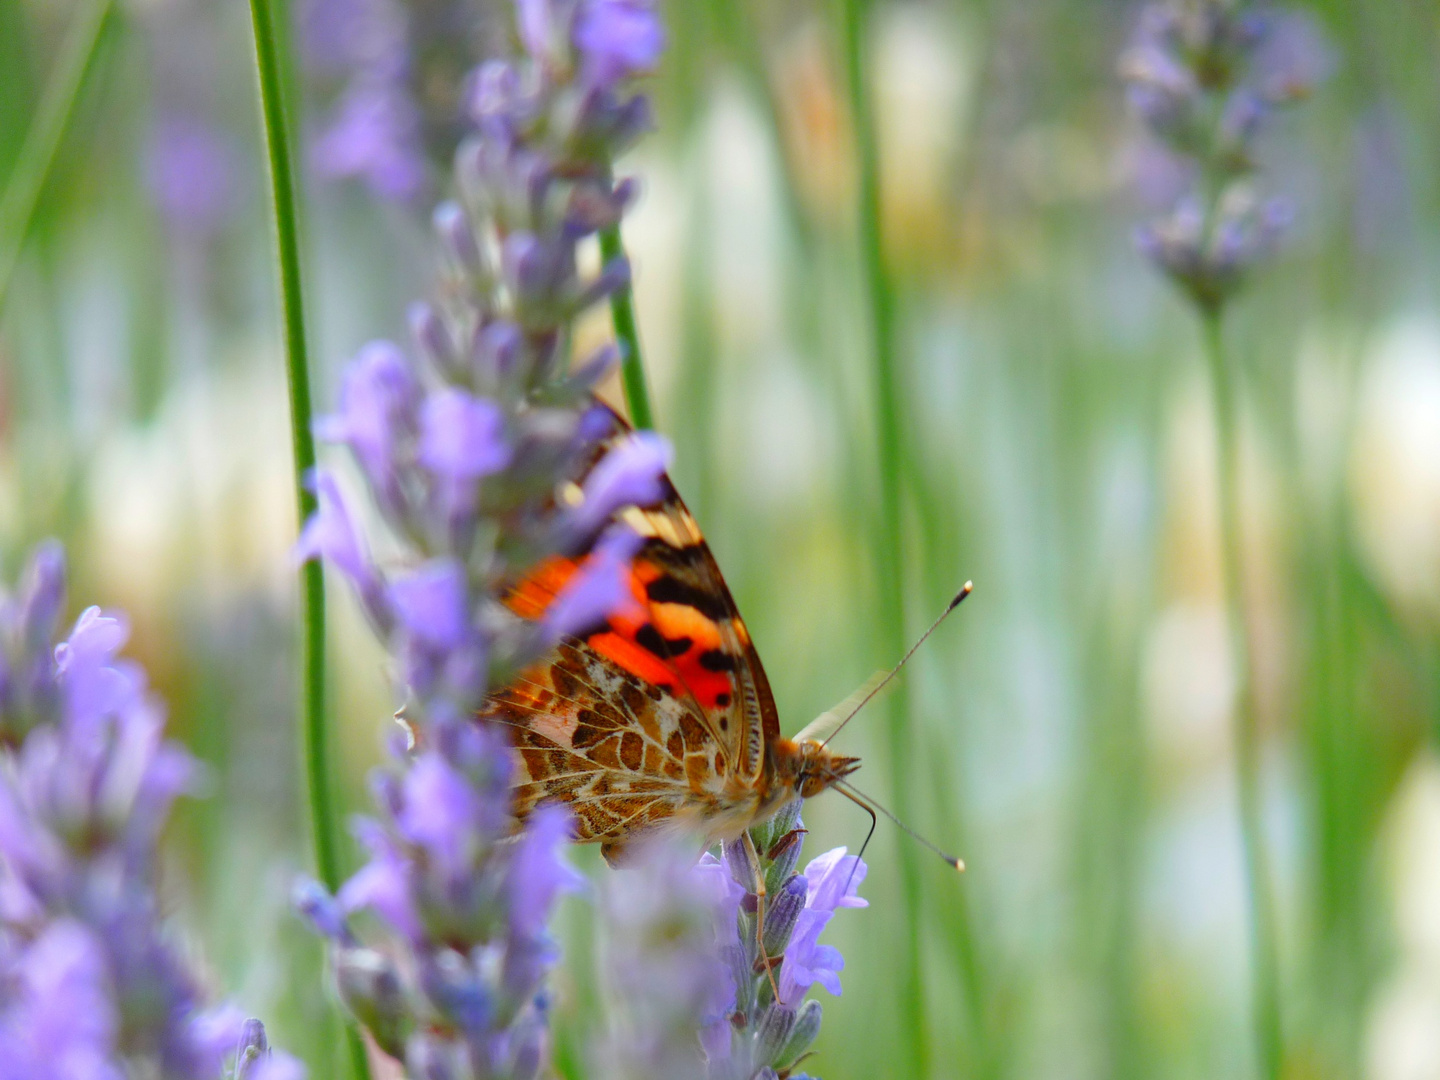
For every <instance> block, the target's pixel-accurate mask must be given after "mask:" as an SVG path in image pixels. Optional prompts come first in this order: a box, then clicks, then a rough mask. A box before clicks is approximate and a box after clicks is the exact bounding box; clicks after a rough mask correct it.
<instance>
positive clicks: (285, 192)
mask: <svg viewBox="0 0 1440 1080" xmlns="http://www.w3.org/2000/svg"><path fill="white" fill-rule="evenodd" d="M286 14H287V11H286V5H285V3H284V0H250V15H251V19H252V21H253V24H254V28H255V63H256V70H257V73H258V75H259V80H260V101H261V107H262V111H263V113H264V121H265V148H266V152H267V157H268V161H269V167H270V189H271V194H272V196H273V199H274V209H275V244H276V253H277V255H278V258H279V263H280V292H281V301H282V306H283V317H284V324H285V367H286V374H287V376H288V380H289V387H290V437H291V445H292V449H293V453H294V464H295V495H296V502H297V506H298V511H299V520H300V523H301V524H302V525H303V524H304V523H305V522H306V521H308V520H309V519H310V517H311V515H313V514H314V513H315V511H316V508H317V503H316V497H315V492H314V490H313V488H312V487H311V485H310V483H309V479H310V477H311V475H312V474H313V473H314V470H315V439H314V436H313V435H312V434H311V431H310V424H311V417H312V408H311V398H310V369H309V360H308V356H307V350H306V343H305V300H304V292H303V289H302V286H301V277H300V207H299V200H298V198H297V194H296V186H297V185H296V179H295V164H294V159H293V157H292V154H291V149H290V146H291V143H290V123H289V113H288V112H287V108H286V93H285V87H286V85H287V80H288V77H289V58H288V55H287V49H286V42H285V26H286V24H285V22H284V19H285V17H286ZM300 625H301V637H300V641H301V644H300V657H301V660H300V667H301V706H302V721H301V731H302V740H303V741H302V747H303V750H302V753H303V757H304V767H305V781H306V790H307V794H308V796H309V803H310V828H311V840H312V843H313V845H314V849H315V869H316V873H317V874H318V876H319V878H320V880H321V881H322V882H324V884H325V887H326V888H327V889H329V890H330V891H331V892H334V891H335V890H337V889H338V888H339V887H340V855H339V848H340V845H339V825H338V817H339V815H338V813H337V808H336V802H335V796H334V792H333V790H332V786H331V764H330V751H329V732H328V730H327V726H326V715H325V578H324V572H323V569H322V567H321V563H320V561H319V560H318V559H311V560H309V561H307V562H306V563H305V564H304V565H303V566H302V567H301V569H300ZM347 1043H348V1048H349V1055H350V1066H351V1075H352V1076H354V1077H357V1078H368V1076H369V1066H368V1064H367V1062H366V1059H365V1047H364V1044H363V1043H362V1042H361V1040H360V1036H359V1034H358V1032H357V1031H356V1030H355V1029H354V1027H353V1026H349V1027H348V1028H347Z"/></svg>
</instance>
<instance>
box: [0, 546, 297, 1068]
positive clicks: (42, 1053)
mask: <svg viewBox="0 0 1440 1080" xmlns="http://www.w3.org/2000/svg"><path fill="white" fill-rule="evenodd" d="M63 606H64V559H63V556H62V554H61V552H60V549H59V548H58V547H56V546H48V545H47V546H42V547H41V548H40V549H39V550H38V551H37V552H36V553H35V555H34V557H33V558H32V560H31V562H30V565H29V568H28V570H27V572H26V574H25V578H24V581H23V582H22V585H21V587H20V589H19V591H18V594H17V595H15V596H14V597H5V598H4V599H3V600H0V743H3V750H0V1080H42V1078H47V1077H65V1078H67V1080H69V1078H74V1080H122V1078H123V1077H127V1076H157V1077H158V1076H164V1077H173V1078H176V1080H191V1078H194V1080H221V1078H222V1077H227V1076H237V1075H243V1076H246V1077H249V1078H250V1080H299V1078H300V1077H301V1076H303V1070H301V1068H300V1066H299V1065H298V1063H296V1062H295V1061H294V1060H293V1059H291V1058H289V1057H288V1056H285V1055H280V1054H271V1053H270V1052H269V1051H268V1048H267V1047H266V1046H265V1043H264V1032H263V1028H261V1027H260V1025H259V1023H258V1022H256V1021H246V1020H245V1019H244V1017H243V1015H242V1014H240V1013H238V1012H237V1011H236V1010H234V1009H232V1008H229V1007H221V1008H215V1009H207V1008H205V1006H204V999H203V995H202V994H201V991H200V987H199V984H198V982H197V980H196V979H195V977H194V975H193V974H192V973H191V972H190V971H189V970H188V969H187V967H186V965H185V963H184V962H183V960H182V957H181V954H180V951H179V950H178V949H176V948H175V947H174V946H173V945H172V944H171V943H170V942H169V941H168V939H167V937H166V935H165V932H164V930H163V928H162V926H161V923H160V919H159V910H158V904H157V900H156V895H155V876H156V869H155V854H156V846H157V843H158V841H159V835H160V831H161V829H162V828H163V826H164V824H165V819H166V818H167V817H168V815H169V811H170V806H171V804H172V802H173V801H174V799H175V798H176V797H177V796H179V795H181V794H184V793H186V792H189V791H191V790H192V789H193V788H194V786H195V783H196V779H197V774H198V765H197V764H196V762H195V761H194V760H193V759H192V758H191V757H190V756H189V754H187V753H186V752H185V751H184V750H183V749H182V748H181V747H180V746H178V745H177V744H175V743H172V742H168V741H166V740H165V738H164V717H163V714H162V712H161V709H160V706H159V704H158V702H157V701H155V699H154V698H153V697H152V696H151V695H150V694H149V693H148V692H147V690H146V686H145V679H144V672H143V671H142V670H141V669H140V668H139V666H138V665H136V664H133V663H131V662H128V661H125V660H121V659H119V658H118V655H117V654H118V652H119V650H120V648H121V646H122V645H124V643H125V640H126V637H127V627H126V625H125V623H124V621H123V619H121V618H120V617H119V616H115V615H107V614H102V613H101V611H100V609H99V608H93V607H92V608H90V609H88V610H87V611H85V612H84V614H82V615H81V616H80V618H79V620H78V621H77V622H76V624H75V626H74V628H73V629H72V630H71V631H70V634H69V636H68V637H67V638H66V639H65V640H64V641H62V642H60V643H59V644H58V645H56V644H54V637H55V633H56V630H57V628H58V625H59V619H60V613H61V610H62V608H63ZM230 1061H233V1062H234V1069H235V1070H236V1071H235V1072H227V1071H226V1063H227V1062H230Z"/></svg>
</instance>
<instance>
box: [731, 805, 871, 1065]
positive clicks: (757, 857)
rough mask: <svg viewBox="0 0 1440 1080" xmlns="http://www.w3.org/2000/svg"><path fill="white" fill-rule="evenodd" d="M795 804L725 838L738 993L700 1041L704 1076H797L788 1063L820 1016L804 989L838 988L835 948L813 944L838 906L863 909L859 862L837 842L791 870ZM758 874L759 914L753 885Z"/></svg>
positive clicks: (797, 834)
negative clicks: (724, 1021) (722, 1020)
mask: <svg viewBox="0 0 1440 1080" xmlns="http://www.w3.org/2000/svg"><path fill="white" fill-rule="evenodd" d="M800 805H801V804H800V800H798V799H797V800H795V801H794V802H792V803H790V804H788V805H787V806H785V807H784V808H783V809H782V810H781V811H780V812H779V813H778V814H776V815H775V817H773V818H772V819H771V820H769V821H767V822H764V823H762V824H760V825H757V826H755V827H754V828H752V829H751V830H750V833H749V837H750V843H749V844H747V843H745V840H744V838H743V837H742V838H741V839H740V840H736V841H731V842H727V843H726V844H725V845H724V849H723V854H724V865H725V867H726V868H728V870H729V875H728V878H729V881H728V885H729V888H730V890H731V893H732V895H733V896H734V897H735V898H736V900H737V901H738V903H737V917H736V922H735V931H736V932H735V934H734V935H733V936H732V937H731V938H730V940H728V941H727V942H726V944H725V950H724V953H725V957H726V959H727V961H728V963H729V965H730V969H731V972H732V978H733V979H734V982H735V988H736V993H735V1001H734V1005H733V1008H732V1010H731V1013H730V1020H729V1025H728V1032H727V1031H725V1030H720V1031H711V1032H709V1033H708V1034H707V1037H706V1040H705V1043H706V1053H707V1054H708V1056H709V1058H710V1077H711V1080H775V1077H777V1076H790V1077H794V1078H796V1080H799V1078H800V1076H801V1074H798V1073H793V1072H791V1071H789V1070H792V1069H794V1067H795V1064H796V1063H797V1062H798V1061H799V1059H800V1058H801V1057H802V1056H803V1055H804V1054H805V1052H806V1051H807V1050H809V1048H810V1044H811V1043H813V1042H814V1041H815V1036H816V1035H817V1034H819V1031H820V1019H821V1007H820V1002H818V1001H815V1000H806V997H805V995H806V994H807V993H808V992H809V990H810V988H811V987H812V986H813V985H815V984H816V983H819V984H820V985H821V986H823V987H824V988H825V989H826V990H828V991H829V992H830V993H832V994H836V995H838V994H839V993H840V972H841V970H842V969H843V968H844V967H845V959H844V957H842V956H841V955H840V951H839V950H838V949H836V948H834V947H833V946H830V945H822V944H820V934H821V932H822V931H823V930H824V929H825V927H826V926H827V925H828V924H829V922H830V919H831V917H832V916H833V915H834V914H835V912H836V910H837V909H839V908H842V907H868V906H869V902H868V901H866V900H864V899H862V898H861V897H859V896H858V895H856V891H857V890H858V889H859V887H860V884H861V883H862V882H863V881H864V880H865V874H866V866H865V863H864V862H862V861H861V859H860V857H859V856H858V855H847V854H846V853H845V849H844V848H835V849H834V850H832V851H827V852H826V853H825V854H823V855H820V856H818V857H816V858H814V859H812V860H811V861H810V862H809V863H808V864H807V865H806V867H805V871H804V873H803V874H802V873H797V872H796V867H797V866H798V865H799V862H800V848H801V846H802V845H803V843H804V840H805V826H804V824H803V823H802V822H801V820H800ZM706 858H707V859H709V858H710V857H709V856H706ZM717 865H718V864H717ZM760 881H763V882H764V883H765V892H766V896H765V899H764V907H763V912H762V907H761V899H760V897H759V896H758V895H757V893H756V892H755V889H756V885H757V883H758V882H760ZM762 915H763V917H762ZM762 946H763V948H762ZM767 958H768V960H769V961H770V965H771V967H770V970H767V965H766V959H767ZM777 959H778V960H779V966H778V967H775V966H774V964H775V961H776V960H777ZM772 974H773V981H772ZM777 991H778V996H777ZM726 1034H728V1043H727V1039H726V1038H725V1035H726Z"/></svg>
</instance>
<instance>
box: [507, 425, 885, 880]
mask: <svg viewBox="0 0 1440 1080" xmlns="http://www.w3.org/2000/svg"><path fill="white" fill-rule="evenodd" d="M613 423H614V432H613V435H612V437H613V438H623V437H625V435H626V433H627V431H628V429H627V428H626V427H625V425H624V422H623V421H622V420H620V418H619V417H618V416H615V417H613ZM662 487H663V495H662V497H661V498H660V499H659V500H658V501H657V502H656V503H654V504H653V505H650V506H645V507H639V506H630V507H626V508H624V509H623V510H622V511H621V512H620V513H619V514H618V515H617V516H618V517H619V519H620V520H621V521H623V522H624V523H625V524H626V525H627V526H629V527H630V528H631V529H633V530H634V531H635V532H636V533H637V534H639V536H640V537H641V538H642V544H641V546H640V548H639V550H638V551H637V552H636V554H635V555H634V557H633V558H632V560H631V563H630V565H629V567H628V576H629V581H628V586H629V590H628V591H629V594H630V595H629V599H628V601H627V603H625V604H623V605H622V606H621V608H620V609H619V610H618V611H616V612H615V613H614V614H612V615H611V616H610V617H609V618H608V619H607V620H605V622H604V623H602V624H598V625H596V626H595V627H594V628H592V629H591V630H589V631H588V632H586V633H584V634H582V635H580V636H576V637H568V638H565V639H564V640H562V641H561V642H560V643H559V644H558V645H557V646H556V648H555V649H554V650H553V651H552V653H551V654H550V655H549V656H547V657H546V658H545V659H544V660H543V661H542V662H541V663H539V664H536V665H534V666H533V667H531V668H530V669H528V670H527V671H525V672H523V673H522V674H521V675H520V677H519V678H517V679H515V680H514V681H513V682H512V683H511V684H510V685H509V686H507V687H505V688H503V689H502V690H500V691H498V692H496V693H494V694H492V695H491V696H490V697H489V699H488V700H487V701H486V704H485V706H484V708H483V709H482V710H481V716H482V719H484V720H486V721H489V722H492V723H496V724H499V725H501V726H503V727H504V728H506V729H507V731H508V732H509V734H510V738H511V742H512V745H513V746H514V751H515V766H516V769H515V788H514V792H515V801H514V807H515V812H516V816H517V817H518V818H520V819H521V820H523V819H524V818H525V817H526V816H527V815H528V814H529V813H530V811H531V810H533V809H534V808H535V807H536V806H538V805H540V804H541V803H544V802H560V803H563V804H565V805H567V806H569V807H570V808H571V810H572V811H573V812H574V814H575V838H576V839H577V840H578V841H581V842H598V843H600V844H601V845H602V849H601V850H602V851H603V852H604V853H605V855H606V858H607V859H609V860H610V861H612V862H613V861H615V860H616V859H618V858H620V857H621V853H622V851H623V849H624V847H625V845H626V844H628V843H629V842H630V841H631V840H633V839H634V838H635V837H636V836H638V835H640V834H642V833H645V832H649V831H653V830H661V829H675V830H683V831H686V832H687V833H689V834H691V835H696V836H700V837H703V838H704V839H706V840H709V841H714V840H721V839H733V838H734V837H736V836H739V835H740V834H741V833H742V832H744V831H745V830H746V829H747V828H749V827H750V826H751V825H753V824H755V823H756V822H759V821H763V820H765V819H766V818H768V817H769V816H771V815H772V814H774V813H775V812H776V810H778V809H779V808H780V807H781V806H782V805H784V804H785V803H787V802H789V801H791V800H792V799H794V798H795V797H797V796H802V797H805V798H809V797H812V796H813V795H816V794H818V793H819V792H821V791H823V790H824V789H825V788H826V787H828V786H829V785H830V784H831V783H833V782H834V781H835V780H837V779H840V778H842V777H844V776H845V775H847V774H848V773H849V772H852V771H853V770H854V769H856V768H858V767H859V762H858V760H857V759H855V758H846V757H841V756H839V755H836V754H833V753H832V752H831V751H830V750H828V749H827V748H826V747H825V746H824V745H823V744H822V743H821V742H819V741H818V740H815V739H800V740H791V739H787V738H785V737H784V736H782V735H781V734H780V725H779V717H778V714H777V712H776V709H775V702H774V699H773V697H772V696H771V693H770V685H769V682H768V680H767V679H766V677H765V671H764V668H763V667H762V666H761V664H760V659H759V656H758V655H757V653H756V651H755V648H754V646H753V644H752V643H751V641H750V635H749V632H748V630H747V629H746V627H745V624H744V622H743V621H742V620H741V618H740V616H739V613H738V612H737V611H736V608H735V603H734V601H733V599H732V598H731V596H730V592H729V589H728V588H727V587H726V585H725V581H724V579H723V577H722V576H721V574H720V571H719V569H718V567H717V566H716V564H715V560H714V558H713V556H712V555H711V553H710V549H709V547H708V545H706V543H705V540H704V538H703V536H702V535H701V533H700V530H699V528H698V527H697V526H696V524H695V521H694V519H693V518H692V517H691V516H690V513H689V511H688V510H687V509H686V508H685V505H684V503H683V502H682V501H681V499H680V497H679V495H678V493H676V491H675V489H674V486H673V485H671V484H670V483H669V481H668V479H666V480H665V482H664V484H663V485H662ZM587 557H588V556H587V554H586V553H584V552H581V553H577V554H576V555H575V556H574V557H557V558H552V559H550V560H547V561H546V562H545V563H542V564H541V565H540V566H539V567H537V568H535V569H534V570H533V571H532V572H531V573H530V574H529V575H528V576H527V577H526V578H525V579H524V580H523V581H520V582H518V583H517V584H516V586H515V588H514V589H513V591H512V592H511V594H510V596H509V598H508V600H507V603H508V605H509V606H510V608H511V609H512V610H513V611H515V612H516V613H517V614H519V615H521V616H523V617H526V618H540V617H541V616H543V614H544V612H545V610H546V608H547V607H548V605H549V603H550V602H552V601H553V599H554V598H555V596H556V595H557V594H558V593H559V592H560V590H561V589H563V588H564V586H565V584H566V583H567V582H568V581H569V579H570V577H571V576H572V575H573V574H575V573H576V572H577V571H578V570H579V568H580V567H581V565H582V564H583V563H584V560H585V559H586V558H587Z"/></svg>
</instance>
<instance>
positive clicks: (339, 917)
mask: <svg viewBox="0 0 1440 1080" xmlns="http://www.w3.org/2000/svg"><path fill="white" fill-rule="evenodd" d="M291 903H292V904H293V905H294V907H295V910H296V911H298V912H299V913H300V914H301V915H302V916H303V917H304V918H305V919H307V920H308V921H309V922H310V925H311V926H313V927H315V929H316V930H318V931H319V932H320V935H321V936H322V937H325V938H328V939H329V940H330V941H333V942H335V943H336V944H339V945H348V944H350V943H352V942H353V941H354V938H353V937H352V936H351V934H350V928H349V927H348V926H347V925H346V922H345V913H344V912H343V911H342V910H341V909H340V905H339V904H337V903H336V902H335V898H334V897H333V896H331V895H330V893H329V891H328V890H326V888H325V886H323V885H321V884H320V883H319V882H318V881H315V880H314V879H313V878H301V879H300V880H298V881H296V882H295V886H294V888H293V890H292V892H291Z"/></svg>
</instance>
